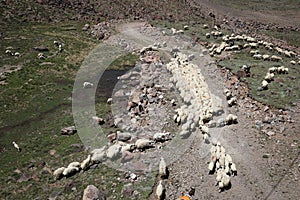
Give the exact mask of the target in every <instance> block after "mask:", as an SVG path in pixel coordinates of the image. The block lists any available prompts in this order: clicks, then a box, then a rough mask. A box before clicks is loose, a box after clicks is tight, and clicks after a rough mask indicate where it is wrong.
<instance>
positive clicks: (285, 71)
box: [277, 66, 289, 74]
mask: <svg viewBox="0 0 300 200" xmlns="http://www.w3.org/2000/svg"><path fill="white" fill-rule="evenodd" d="M277 72H278V74H288V73H289V68H287V67H284V66H280V67H278V68H277Z"/></svg>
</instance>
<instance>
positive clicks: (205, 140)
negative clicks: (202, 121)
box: [203, 133, 209, 144]
mask: <svg viewBox="0 0 300 200" xmlns="http://www.w3.org/2000/svg"><path fill="white" fill-rule="evenodd" d="M208 138H209V135H208V134H207V133H204V134H203V141H204V143H206V144H208V143H209V140H208Z"/></svg>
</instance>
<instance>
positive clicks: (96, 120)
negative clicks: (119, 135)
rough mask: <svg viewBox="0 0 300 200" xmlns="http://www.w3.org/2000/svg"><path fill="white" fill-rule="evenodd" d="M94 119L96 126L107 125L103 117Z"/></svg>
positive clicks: (94, 117)
mask: <svg viewBox="0 0 300 200" xmlns="http://www.w3.org/2000/svg"><path fill="white" fill-rule="evenodd" d="M92 119H93V124H94V125H103V124H104V123H105V121H104V119H103V118H101V117H97V116H93V117H92Z"/></svg>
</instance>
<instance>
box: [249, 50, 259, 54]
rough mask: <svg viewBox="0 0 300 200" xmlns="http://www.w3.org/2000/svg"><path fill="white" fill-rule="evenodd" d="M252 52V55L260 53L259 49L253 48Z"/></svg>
mask: <svg viewBox="0 0 300 200" xmlns="http://www.w3.org/2000/svg"><path fill="white" fill-rule="evenodd" d="M250 54H251V55H255V54H259V51H258V50H251V51H250Z"/></svg>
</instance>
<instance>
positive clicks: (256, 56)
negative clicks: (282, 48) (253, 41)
mask: <svg viewBox="0 0 300 200" xmlns="http://www.w3.org/2000/svg"><path fill="white" fill-rule="evenodd" d="M252 57H253V58H255V59H257V60H258V59H261V58H262V55H261V54H254V55H253V56H252Z"/></svg>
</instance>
